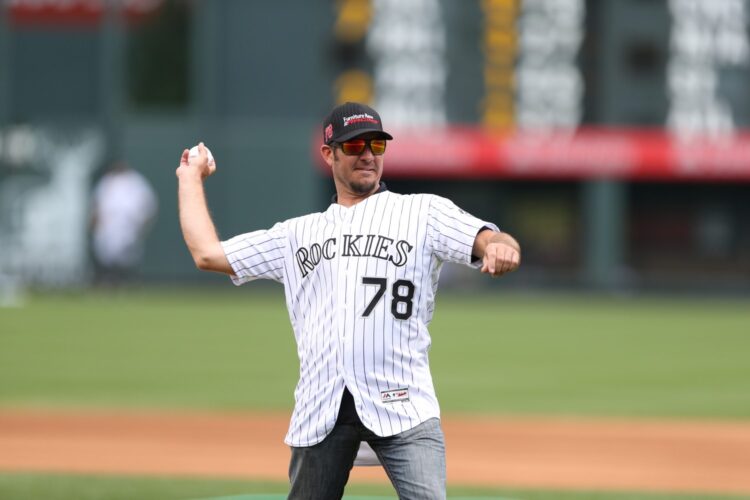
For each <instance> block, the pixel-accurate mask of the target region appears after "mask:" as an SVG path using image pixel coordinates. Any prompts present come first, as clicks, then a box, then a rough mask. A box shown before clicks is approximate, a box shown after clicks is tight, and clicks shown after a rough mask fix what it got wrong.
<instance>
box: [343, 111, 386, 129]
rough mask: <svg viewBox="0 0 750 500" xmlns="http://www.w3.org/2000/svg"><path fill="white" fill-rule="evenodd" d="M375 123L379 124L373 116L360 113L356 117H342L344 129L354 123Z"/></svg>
mask: <svg viewBox="0 0 750 500" xmlns="http://www.w3.org/2000/svg"><path fill="white" fill-rule="evenodd" d="M362 122H367V123H375V124H378V123H379V122H378V121H377V120H376V119H375V117H374V116H372V115H369V114H367V113H361V114H358V115H352V116H345V117H344V127H348V126H349V125H352V124H354V123H362Z"/></svg>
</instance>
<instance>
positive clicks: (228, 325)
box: [0, 286, 750, 500]
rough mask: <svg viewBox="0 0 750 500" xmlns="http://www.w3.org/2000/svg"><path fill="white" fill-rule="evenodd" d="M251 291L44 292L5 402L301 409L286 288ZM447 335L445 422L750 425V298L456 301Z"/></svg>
mask: <svg viewBox="0 0 750 500" xmlns="http://www.w3.org/2000/svg"><path fill="white" fill-rule="evenodd" d="M249 288H251V289H250V291H246V290H244V289H234V288H231V287H227V288H219V289H214V288H211V287H205V288H200V289H192V290H184V291H174V290H170V291H164V290H161V291H159V290H151V291H142V292H137V293H114V294H113V293H106V294H102V293H99V294H93V293H84V294H58V295H38V296H34V297H32V299H31V300H30V302H29V303H28V304H27V306H26V307H23V308H17V309H0V406H2V407H15V408H18V407H27V408H28V407H40V408H48V407H52V408H61V407H74V408H81V407H107V408H119V407H128V408H167V409H200V410H237V409H290V408H291V406H292V403H293V399H292V393H293V388H294V384H295V382H296V377H297V362H296V354H295V346H294V341H293V337H292V333H291V329H290V327H289V322H288V317H287V314H286V310H285V308H284V302H283V293H282V290H281V288H280V287H266V286H257V287H254V288H253V287H249ZM431 332H432V337H433V348H432V351H431V360H432V368H433V375H434V378H435V384H436V388H437V391H438V396H439V398H440V400H441V403H442V408H443V411H444V412H445V413H485V414H533V415H551V414H557V415H560V414H565V415H582V416H637V417H677V418H700V419H704V418H715V419H747V418H750V363H748V362H747V360H748V354H749V353H750V301H748V300H740V299H734V300H729V299H724V300H719V299H697V298H696V299H679V300H678V299H674V298H659V297H649V298H613V297H597V296H579V297H556V296H512V295H506V294H490V295H489V296H470V297H458V296H452V295H450V294H441V295H439V297H438V303H437V309H436V313H435V318H434V321H433V324H432V327H431ZM51 485H54V486H51ZM35 488H36V489H35ZM45 488H47V489H45ZM133 488H138V490H137V491H136V492H134V491H133ZM48 490H49V491H48ZM52 490H54V491H59V492H61V493H59V494H55V493H53V492H52ZM87 491H88V492H89V493H87ZM283 491H284V487H283V485H257V484H254V483H253V484H251V483H236V482H234V483H230V482H227V481H208V480H205V481H203V480H202V481H199V480H191V481H186V480H182V479H181V480H174V479H164V480H162V481H160V480H156V479H142V480H136V479H133V478H130V479H121V478H119V479H118V478H86V477H76V476H40V475H35V474H32V475H26V474H4V475H0V498H3V499H5V498H53V499H73V498H189V496H186V495H188V492H189V495H192V496H196V495H197V496H201V495H203V496H205V495H206V494H208V493H209V492H210V493H211V494H212V495H214V496H216V495H231V494H236V493H237V492H242V493H247V494H249V493H281V492H283ZM467 491H468V493H471V494H473V495H480V494H483V495H485V496H491V497H495V498H502V497H505V498H524V499H540V500H547V499H550V500H551V499H553V498H555V499H557V498H559V499H573V498H575V499H579V498H580V499H594V498H601V499H608V500H609V499H611V500H622V499H650V498H654V499H656V498H659V499H662V498H678V497H675V496H648V495H645V494H633V495H624V494H614V493H607V494H604V493H597V494H585V493H565V494H564V493H560V492H508V491H505V492H503V491H491V492H487V491H485V492H481V491H476V492H475V491H474V490H467ZM467 491H464V490H456V491H452V492H451V493H452V495H453V496H461V495H466V494H467ZM65 492H69V493H65ZM351 494H353V495H356V494H360V495H363V494H367V495H384V494H385V495H387V494H389V490H388V489H385V490H383V489H378V488H375V489H366V490H365V491H362V492H358V491H353V492H352V493H351ZM55 495H57V496H55ZM679 498H680V499H681V500H687V499H692V498H696V499H697V498H701V499H708V498H718V497H694V496H686V495H685V496H680V497H679Z"/></svg>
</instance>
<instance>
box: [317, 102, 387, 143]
mask: <svg viewBox="0 0 750 500" xmlns="http://www.w3.org/2000/svg"><path fill="white" fill-rule="evenodd" d="M367 132H379V133H380V135H381V136H382V137H383V138H385V139H393V137H392V136H391V134H389V133H388V132H386V131H384V130H383V123H382V122H381V120H380V115H379V114H378V112H377V111H375V110H374V109H372V108H371V107H370V106H366V105H364V104H360V103H358V102H345V103H344V104H341V105H340V106H336V107H335V108H333V110H332V111H331V113H330V114H329V115H328V116H326V118H325V120H324V121H323V142H325V143H326V144H331V143H332V142H344V141H347V140H349V139H351V138H352V137H356V136H358V135H360V134H365V133H367Z"/></svg>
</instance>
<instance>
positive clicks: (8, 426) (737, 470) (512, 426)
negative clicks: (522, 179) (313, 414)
mask: <svg viewBox="0 0 750 500" xmlns="http://www.w3.org/2000/svg"><path fill="white" fill-rule="evenodd" d="M288 418H289V417H288V415H279V414H232V415H217V414H153V413H114V412H112V413H102V412H99V413H73V412H55V413H52V412H49V413H47V412H41V411H35V412H30V411H11V410H0V450H1V452H0V470H7V471H54V472H76V473H117V474H160V475H191V476H206V477H227V478H230V477H231V478H243V479H265V480H278V481H284V480H286V469H287V461H288V458H289V452H288V449H287V447H286V446H285V445H284V444H283V442H282V439H283V436H284V434H285V431H286V426H287V423H288ZM443 427H444V429H445V433H446V442H447V448H448V481H449V484H456V485H458V484H462V485H476V486H492V487H529V488H554V489H604V490H639V491H680V492H720V493H750V473H748V471H750V423H731V422H681V421H675V422H670V421H625V420H568V419H521V418H518V419H512V418H464V417H451V416H447V417H445V418H444V419H443ZM352 478H353V479H352V481H356V482H379V481H386V478H385V474H384V473H383V471H382V469H380V468H379V467H368V468H355V470H354V472H353V473H352Z"/></svg>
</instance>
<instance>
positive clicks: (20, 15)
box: [0, 0, 164, 26]
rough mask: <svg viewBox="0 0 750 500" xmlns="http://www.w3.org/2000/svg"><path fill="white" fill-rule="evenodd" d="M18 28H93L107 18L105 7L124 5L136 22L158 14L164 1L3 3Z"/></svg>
mask: <svg viewBox="0 0 750 500" xmlns="http://www.w3.org/2000/svg"><path fill="white" fill-rule="evenodd" d="M2 1H4V3H5V6H6V8H7V9H8V19H9V20H10V24H11V25H14V26H30V25H31V26H35V25H51V26H59V25H73V26H92V25H97V24H99V23H100V22H101V21H102V19H103V18H104V11H105V7H106V5H107V4H108V3H110V2H113V3H114V4H115V5H120V6H121V7H120V8H121V9H122V12H123V14H124V15H125V18H126V19H127V20H128V21H130V22H136V21H138V20H140V19H142V18H144V17H146V16H148V15H149V14H152V13H153V12H155V11H156V10H157V9H158V8H159V7H160V6H161V4H162V3H163V1H164V0H0V2H2Z"/></svg>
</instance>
